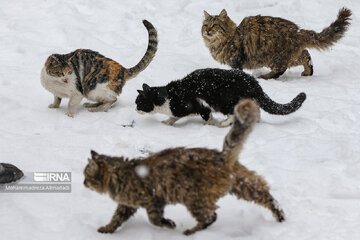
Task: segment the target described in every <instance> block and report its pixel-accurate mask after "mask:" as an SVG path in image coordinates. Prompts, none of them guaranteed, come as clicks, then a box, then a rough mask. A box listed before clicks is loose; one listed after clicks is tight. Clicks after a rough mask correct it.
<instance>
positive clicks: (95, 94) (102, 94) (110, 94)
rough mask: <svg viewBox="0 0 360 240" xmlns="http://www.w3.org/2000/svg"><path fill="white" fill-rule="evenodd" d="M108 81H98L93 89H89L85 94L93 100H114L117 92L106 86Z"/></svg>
mask: <svg viewBox="0 0 360 240" xmlns="http://www.w3.org/2000/svg"><path fill="white" fill-rule="evenodd" d="M107 85H108V83H107V82H106V83H98V84H96V87H95V89H94V90H91V91H90V92H89V93H88V95H87V96H86V97H87V98H88V99H90V100H92V101H94V102H101V101H104V100H105V101H107V102H112V101H116V98H117V94H116V93H115V92H114V91H112V90H111V89H110V88H108V86H107Z"/></svg>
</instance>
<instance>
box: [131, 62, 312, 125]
mask: <svg viewBox="0 0 360 240" xmlns="http://www.w3.org/2000/svg"><path fill="white" fill-rule="evenodd" d="M138 93H139V94H138V96H137V98H136V110H137V111H138V112H139V113H141V114H144V113H162V114H166V115H168V116H169V117H170V118H169V119H168V120H166V121H163V123H165V124H168V125H173V124H174V123H175V122H176V121H177V120H179V119H180V118H182V117H185V116H188V115H192V114H199V115H200V116H201V117H202V118H203V119H204V120H205V121H207V124H209V125H215V126H217V127H227V126H229V125H230V124H231V123H232V121H233V119H234V116H233V114H232V113H233V109H234V107H235V105H236V103H237V102H238V101H239V100H240V99H242V98H252V99H254V100H256V101H257V103H258V104H259V105H260V107H261V108H262V109H264V110H265V111H266V112H268V113H270V114H277V115H286V114H290V113H292V112H295V111H296V110H297V109H299V108H300V107H301V105H302V103H303V102H304V101H305V99H306V94H305V93H300V94H299V95H297V96H296V97H295V98H294V99H293V100H292V101H291V102H290V103H288V104H278V103H276V102H274V101H273V100H271V99H270V98H269V97H268V96H267V95H266V93H264V91H263V90H262V88H261V86H260V85H259V83H258V82H257V81H256V80H255V79H254V78H253V77H252V76H250V75H248V74H246V73H245V72H243V71H242V70H238V69H231V70H225V69H216V68H207V69H199V70H195V71H194V72H192V73H190V74H189V75H187V76H186V77H185V78H183V79H182V80H177V81H173V82H170V83H169V84H167V85H166V86H163V87H149V86H148V85H147V84H143V90H138ZM211 112H221V113H222V114H224V115H227V116H228V118H227V119H226V120H224V121H222V122H216V121H215V120H214V118H213V116H212V114H211Z"/></svg>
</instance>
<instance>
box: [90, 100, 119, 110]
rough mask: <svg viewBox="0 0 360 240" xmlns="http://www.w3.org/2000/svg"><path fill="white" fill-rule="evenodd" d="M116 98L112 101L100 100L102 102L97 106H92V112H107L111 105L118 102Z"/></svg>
mask: <svg viewBox="0 0 360 240" xmlns="http://www.w3.org/2000/svg"><path fill="white" fill-rule="evenodd" d="M116 100H117V99H116V98H115V99H113V100H111V101H104V100H103V101H99V103H100V104H98V105H97V106H96V107H93V108H90V109H89V111H90V112H106V111H107V110H109V108H111V106H112V105H113V104H114V103H115V102H116Z"/></svg>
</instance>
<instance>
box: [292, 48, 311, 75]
mask: <svg viewBox="0 0 360 240" xmlns="http://www.w3.org/2000/svg"><path fill="white" fill-rule="evenodd" d="M299 65H303V66H304V71H303V72H302V73H301V76H312V75H313V73H314V68H313V64H312V61H311V56H310V53H309V51H308V50H306V49H304V50H303V51H302V52H301V54H300V56H298V57H296V58H295V59H292V60H291V62H290V67H295V66H299Z"/></svg>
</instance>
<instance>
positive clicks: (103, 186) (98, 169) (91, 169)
mask: <svg viewBox="0 0 360 240" xmlns="http://www.w3.org/2000/svg"><path fill="white" fill-rule="evenodd" d="M91 155H92V157H91V158H89V159H88V161H89V163H88V165H86V167H85V170H84V176H85V180H84V185H85V187H87V188H90V189H91V190H93V191H96V192H98V193H105V192H106V190H107V180H108V179H109V177H110V171H109V170H110V168H111V167H110V166H109V164H108V163H107V162H106V161H105V160H104V159H102V158H101V155H99V154H97V153H96V152H94V151H91Z"/></svg>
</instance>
